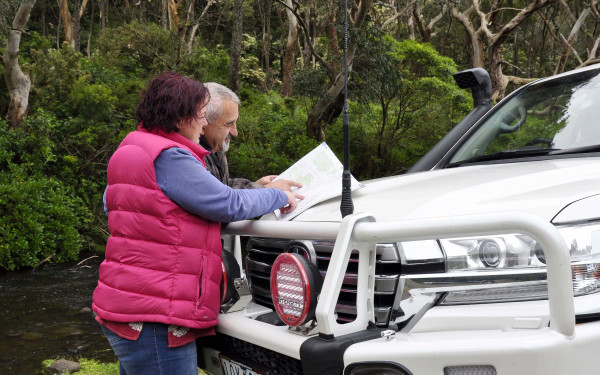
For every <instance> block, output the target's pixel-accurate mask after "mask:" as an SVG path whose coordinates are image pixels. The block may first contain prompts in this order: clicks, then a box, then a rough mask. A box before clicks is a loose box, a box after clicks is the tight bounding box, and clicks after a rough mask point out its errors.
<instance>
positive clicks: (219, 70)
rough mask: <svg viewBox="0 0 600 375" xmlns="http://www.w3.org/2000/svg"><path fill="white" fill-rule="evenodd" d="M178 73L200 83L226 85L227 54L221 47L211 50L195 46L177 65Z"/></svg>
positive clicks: (227, 70)
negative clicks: (193, 78)
mask: <svg viewBox="0 0 600 375" xmlns="http://www.w3.org/2000/svg"><path fill="white" fill-rule="evenodd" d="M178 71H179V72H180V73H181V74H185V75H187V76H190V77H195V78H196V79H199V80H200V81H202V82H219V83H221V84H226V83H227V80H228V78H229V54H228V52H227V50H226V49H225V48H223V46H216V47H215V48H213V49H208V48H206V47H203V46H196V47H194V50H193V51H192V53H191V54H190V55H187V56H186V57H185V58H184V59H183V61H182V62H181V63H180V64H179V67H178Z"/></svg>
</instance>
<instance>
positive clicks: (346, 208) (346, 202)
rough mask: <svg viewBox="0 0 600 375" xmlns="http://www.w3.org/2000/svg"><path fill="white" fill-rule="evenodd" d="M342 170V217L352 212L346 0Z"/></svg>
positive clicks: (345, 12) (346, 7)
mask: <svg viewBox="0 0 600 375" xmlns="http://www.w3.org/2000/svg"><path fill="white" fill-rule="evenodd" d="M342 127H343V130H344V133H343V135H344V138H343V144H344V171H343V172H342V202H341V204H340V211H341V213H342V218H343V217H346V216H348V215H351V214H352V213H354V204H353V203H352V188H351V185H352V180H351V175H350V115H349V113H348V0H344V115H343V118H342Z"/></svg>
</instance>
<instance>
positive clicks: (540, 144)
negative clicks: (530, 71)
mask: <svg viewBox="0 0 600 375" xmlns="http://www.w3.org/2000/svg"><path fill="white" fill-rule="evenodd" d="M500 105H501V106H500V107H498V108H495V109H494V112H493V114H492V115H491V116H490V117H488V118H487V120H485V121H484V122H483V123H482V124H481V125H480V126H478V129H477V130H476V131H475V132H474V133H472V135H471V136H470V137H469V138H468V139H467V140H466V142H464V143H463V144H462V146H461V147H460V148H459V149H458V151H457V152H456V153H455V154H454V156H453V157H452V159H451V160H450V164H461V163H467V162H477V161H483V160H498V159H505V158H511V157H513V158H514V157H520V156H535V155H548V154H554V153H556V154H559V153H567V152H568V150H571V149H580V148H582V147H586V148H587V149H585V150H586V151H588V152H589V151H600V149H598V150H595V149H594V148H593V147H589V146H594V145H600V69H599V68H595V69H590V70H586V71H583V72H580V73H577V74H574V75H567V76H563V77H559V78H556V79H552V80H548V81H544V82H540V83H538V84H533V85H531V86H529V87H527V88H525V89H524V90H522V91H521V92H519V93H518V94H516V95H514V96H512V97H511V98H509V99H507V100H506V101H504V102H502V104H500Z"/></svg>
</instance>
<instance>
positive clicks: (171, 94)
mask: <svg viewBox="0 0 600 375" xmlns="http://www.w3.org/2000/svg"><path fill="white" fill-rule="evenodd" d="M140 94H141V100H140V102H139V104H138V106H137V109H136V111H135V114H136V117H137V121H138V124H141V125H142V127H143V128H144V129H146V130H149V131H153V130H163V131H165V132H167V133H171V132H174V131H176V130H177V124H178V123H179V121H181V120H188V119H191V118H193V117H194V116H196V115H197V114H198V111H199V110H200V109H201V108H202V107H203V106H204V105H206V103H207V102H208V99H209V98H210V94H209V93H208V89H207V88H206V86H205V85H204V84H203V83H202V82H200V81H196V80H195V79H192V78H188V77H184V76H182V75H180V74H177V73H173V72H163V73H160V74H159V75H157V76H156V77H154V78H152V80H150V82H149V83H148V87H147V88H146V90H144V91H142V92H141V93H140Z"/></svg>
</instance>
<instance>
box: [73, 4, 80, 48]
mask: <svg viewBox="0 0 600 375" xmlns="http://www.w3.org/2000/svg"><path fill="white" fill-rule="evenodd" d="M80 7H81V4H79V1H78V2H77V4H76V5H75V9H74V10H73V14H74V15H75V17H73V18H72V21H73V42H72V43H71V46H72V47H73V49H74V50H75V51H77V52H79V51H80V50H81V18H80V17H77V15H78V14H79V11H80Z"/></svg>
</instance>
